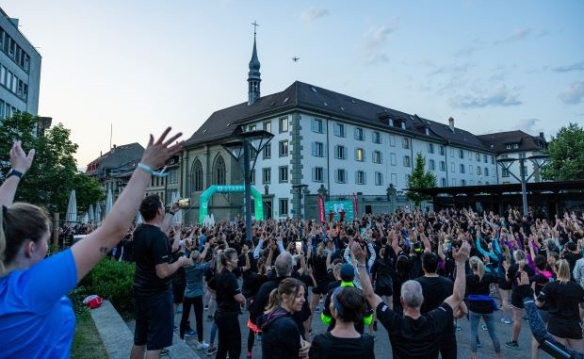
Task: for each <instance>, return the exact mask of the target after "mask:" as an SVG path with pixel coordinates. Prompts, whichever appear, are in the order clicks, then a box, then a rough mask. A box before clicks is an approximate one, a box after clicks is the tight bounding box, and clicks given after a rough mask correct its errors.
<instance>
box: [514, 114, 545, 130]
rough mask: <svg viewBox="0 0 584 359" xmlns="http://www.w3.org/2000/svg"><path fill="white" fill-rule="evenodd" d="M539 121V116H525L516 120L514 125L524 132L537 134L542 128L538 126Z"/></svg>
mask: <svg viewBox="0 0 584 359" xmlns="http://www.w3.org/2000/svg"><path fill="white" fill-rule="evenodd" d="M538 122H540V119H538V118H524V119H522V120H518V121H517V122H515V124H514V127H515V128H517V129H519V130H522V131H523V132H526V133H530V134H535V133H538V132H541V128H540V127H539V126H537V123H538Z"/></svg>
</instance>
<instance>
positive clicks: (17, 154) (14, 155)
mask: <svg viewBox="0 0 584 359" xmlns="http://www.w3.org/2000/svg"><path fill="white" fill-rule="evenodd" d="M34 154H35V150H34V149H32V150H30V151H28V154H26V153H25V152H24V150H23V149H22V143H21V142H20V141H14V143H13V144H12V148H11V149H10V167H12V169H14V170H15V171H18V172H21V173H22V174H24V173H26V171H28V170H29V168H30V166H31V164H32V160H33V159H34Z"/></svg>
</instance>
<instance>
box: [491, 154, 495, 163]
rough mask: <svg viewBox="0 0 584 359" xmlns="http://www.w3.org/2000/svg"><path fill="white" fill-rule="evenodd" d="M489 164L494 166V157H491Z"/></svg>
mask: <svg viewBox="0 0 584 359" xmlns="http://www.w3.org/2000/svg"><path fill="white" fill-rule="evenodd" d="M491 164H492V165H494V164H495V156H491Z"/></svg>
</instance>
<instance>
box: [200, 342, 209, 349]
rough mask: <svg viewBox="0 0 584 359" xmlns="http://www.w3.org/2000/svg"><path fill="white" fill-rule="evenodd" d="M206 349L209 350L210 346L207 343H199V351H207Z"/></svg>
mask: <svg viewBox="0 0 584 359" xmlns="http://www.w3.org/2000/svg"><path fill="white" fill-rule="evenodd" d="M205 349H209V344H207V343H205V342H200V343H197V350H205Z"/></svg>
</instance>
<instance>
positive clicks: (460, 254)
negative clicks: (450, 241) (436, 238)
mask: <svg viewBox="0 0 584 359" xmlns="http://www.w3.org/2000/svg"><path fill="white" fill-rule="evenodd" d="M469 254H470V244H468V242H467V241H462V245H461V246H460V248H459V249H458V250H456V249H453V250H452V256H453V257H454V260H455V261H457V262H465V261H466V259H467V258H468V256H469Z"/></svg>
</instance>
